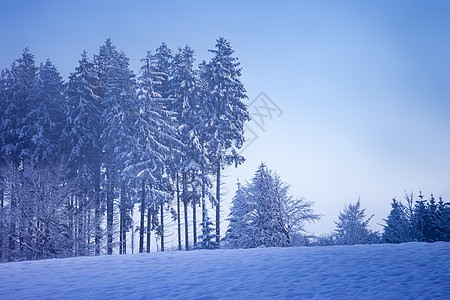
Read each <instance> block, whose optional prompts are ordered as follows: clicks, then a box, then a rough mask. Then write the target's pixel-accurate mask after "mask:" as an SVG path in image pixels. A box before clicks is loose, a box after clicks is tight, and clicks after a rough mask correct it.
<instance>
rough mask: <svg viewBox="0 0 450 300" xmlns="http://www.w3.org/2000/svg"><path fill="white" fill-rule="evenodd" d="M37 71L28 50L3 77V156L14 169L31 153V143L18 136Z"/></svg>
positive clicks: (28, 107) (26, 111)
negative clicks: (14, 166) (12, 164)
mask: <svg viewBox="0 0 450 300" xmlns="http://www.w3.org/2000/svg"><path fill="white" fill-rule="evenodd" d="M37 70H38V68H37V67H36V65H35V62H34V55H33V54H31V53H30V51H29V50H28V48H25V50H24V51H23V53H22V56H21V57H20V58H18V59H16V60H15V61H14V62H13V64H12V65H11V69H9V70H8V69H6V70H5V72H4V74H5V75H3V77H4V78H3V84H2V86H3V98H4V104H3V109H4V111H3V114H2V120H1V123H0V132H1V135H2V137H1V141H2V147H1V149H0V150H1V152H2V156H3V157H4V158H6V159H8V160H9V161H11V162H12V163H14V164H15V165H16V166H18V165H19V164H20V162H21V161H22V160H23V158H24V157H25V156H26V154H28V153H29V151H30V149H29V148H30V146H31V145H30V143H31V141H30V140H27V139H26V138H25V137H24V136H21V130H22V127H23V125H24V124H23V120H24V119H25V118H26V116H27V115H28V113H29V112H30V111H31V108H32V107H31V106H30V105H32V103H30V102H29V101H28V100H29V96H30V92H31V90H32V88H33V86H34V85H35V81H36V74H37Z"/></svg>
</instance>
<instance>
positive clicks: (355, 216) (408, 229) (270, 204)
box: [224, 163, 450, 248]
mask: <svg viewBox="0 0 450 300" xmlns="http://www.w3.org/2000/svg"><path fill="white" fill-rule="evenodd" d="M405 199H406V204H403V203H402V202H401V201H398V200H396V199H393V200H392V204H391V205H392V210H391V212H390V213H389V215H388V217H387V218H386V219H385V220H384V221H385V224H383V225H382V226H383V232H382V233H379V232H377V231H373V230H371V229H370V226H369V222H370V220H371V219H372V217H373V215H372V216H369V217H368V216H367V215H366V210H365V209H363V208H362V207H361V201H360V200H358V201H356V202H355V203H350V204H349V205H347V206H345V208H344V210H343V211H341V212H340V213H339V216H338V220H337V221H336V222H335V225H336V227H335V229H334V231H333V232H332V233H330V234H325V235H321V236H311V235H308V234H306V232H305V230H304V225H305V222H313V221H315V220H318V219H319V218H320V215H318V214H315V213H314V211H313V209H312V203H311V202H309V201H306V200H305V199H303V198H295V197H293V196H292V195H290V194H289V185H287V184H286V183H285V182H283V181H282V180H281V178H280V176H279V175H277V174H276V173H275V172H273V171H272V170H270V169H269V168H268V167H267V166H266V165H265V164H264V163H262V164H261V165H260V166H259V167H258V170H257V171H256V172H255V175H254V177H253V178H252V179H251V180H250V181H249V182H247V183H245V184H238V189H237V191H236V194H235V196H234V198H233V201H232V207H231V212H230V217H229V220H230V224H229V227H228V230H227V233H226V235H225V237H224V241H225V242H226V246H227V247H230V248H254V247H288V246H329V245H354V244H375V243H405V242H436V241H450V203H449V202H444V201H443V199H442V198H441V197H439V199H438V200H436V198H435V197H434V196H433V195H432V194H431V195H430V197H429V199H425V197H424V196H423V195H422V193H419V196H418V197H417V199H415V200H414V195H413V194H410V195H406V196H405Z"/></svg>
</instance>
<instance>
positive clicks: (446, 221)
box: [437, 197, 450, 242]
mask: <svg viewBox="0 0 450 300" xmlns="http://www.w3.org/2000/svg"><path fill="white" fill-rule="evenodd" d="M437 211H438V213H437V216H438V218H437V225H438V228H439V232H440V236H441V238H440V240H441V241H447V242H449V241H450V203H449V202H444V201H443V200H442V197H439V202H438V210H437Z"/></svg>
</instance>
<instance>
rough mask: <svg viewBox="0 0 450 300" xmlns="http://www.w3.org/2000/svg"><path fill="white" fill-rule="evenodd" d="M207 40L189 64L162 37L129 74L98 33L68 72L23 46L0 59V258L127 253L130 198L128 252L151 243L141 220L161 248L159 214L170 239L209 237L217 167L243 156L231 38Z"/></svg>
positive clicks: (216, 201) (201, 241)
mask: <svg viewBox="0 0 450 300" xmlns="http://www.w3.org/2000/svg"><path fill="white" fill-rule="evenodd" d="M209 51H210V52H211V53H212V55H213V57H212V59H211V60H210V61H208V62H205V61H203V62H201V63H200V64H199V65H198V67H195V66H194V64H195V54H194V51H193V50H192V49H191V48H190V47H189V46H185V47H184V48H179V49H178V51H177V52H176V53H174V52H172V50H170V49H169V48H168V47H167V45H166V44H165V43H162V44H161V46H160V47H158V48H157V49H156V51H155V52H154V53H151V52H150V51H147V54H146V56H145V57H144V58H143V59H142V60H141V65H142V67H141V69H140V71H139V73H138V74H135V73H134V72H133V71H132V70H130V68H129V59H128V57H127V56H126V55H125V53H124V52H123V51H119V50H118V49H117V48H116V46H115V45H114V44H113V43H112V41H111V40H110V39H107V40H106V42H105V43H104V44H103V45H101V46H100V48H99V52H98V54H95V55H94V56H93V57H92V58H91V57H89V56H88V54H87V53H86V51H84V52H83V53H82V54H81V59H80V60H79V65H78V66H77V67H76V68H75V71H74V72H73V73H71V74H70V76H69V80H68V82H64V80H63V79H62V77H61V76H60V74H59V72H58V70H57V68H56V67H55V66H54V65H53V63H52V62H51V61H50V60H47V61H46V62H45V63H41V64H40V65H39V66H37V65H36V63H35V60H34V56H33V55H32V54H31V53H30V51H29V50H28V49H25V51H24V52H23V54H22V56H21V57H20V58H18V59H16V60H15V61H14V62H13V63H12V65H11V67H10V68H6V69H4V70H2V72H1V76H0V120H1V121H0V130H1V133H0V143H1V144H0V146H1V148H0V169H1V176H0V178H1V180H0V251H1V252H0V258H1V260H2V261H16V260H25V259H42V258H51V257H67V256H81V255H100V254H112V253H113V252H116V251H117V252H118V253H120V254H126V251H127V245H128V244H129V241H127V233H128V232H129V231H130V230H134V228H131V227H132V216H131V214H132V213H133V208H134V207H135V206H136V205H137V206H138V207H139V212H140V215H139V226H138V234H139V252H150V247H151V245H150V240H151V234H152V232H153V233H154V234H156V236H157V237H158V240H159V243H160V250H161V251H164V248H165V243H166V242H165V239H164V237H165V224H164V220H165V218H167V216H170V217H172V218H173V219H174V220H175V221H176V223H177V246H178V249H179V250H181V249H185V250H189V248H190V247H192V246H194V247H196V248H215V247H218V245H219V244H220V237H221V233H220V223H221V218H220V204H221V199H220V195H221V184H220V183H221V170H222V169H223V168H224V167H225V166H228V165H232V164H234V165H236V166H237V165H239V164H240V163H242V162H243V160H244V159H243V157H242V156H240V155H239V154H238V152H237V151H238V149H239V148H241V147H242V144H243V142H244V138H243V129H244V122H246V121H248V120H249V114H248V111H247V107H246V105H245V104H244V102H243V101H244V100H245V99H247V96H246V91H245V88H244V86H243V84H242V83H241V82H240V79H239V78H240V76H241V68H240V63H239V62H238V60H237V58H236V57H234V56H233V52H234V51H233V49H232V47H231V45H230V43H229V42H228V41H227V40H226V39H224V38H219V39H217V43H216V45H215V49H214V50H209ZM214 182H215V184H214ZM213 187H215V191H213ZM208 204H212V206H213V208H214V209H215V212H216V216H215V220H214V221H215V222H212V221H211V219H210V218H209V214H208ZM197 209H199V210H201V216H202V217H201V220H197V214H198V213H197ZM181 210H183V213H184V218H182V216H181ZM183 219H184V237H183V232H182V231H183V230H182V229H183V228H182V224H181V222H182V220H183ZM189 219H192V228H191V229H189V225H190V224H189ZM199 229H201V234H200V235H197V232H198V231H199ZM190 233H192V236H190V235H189V234H190ZM183 242H184V245H183Z"/></svg>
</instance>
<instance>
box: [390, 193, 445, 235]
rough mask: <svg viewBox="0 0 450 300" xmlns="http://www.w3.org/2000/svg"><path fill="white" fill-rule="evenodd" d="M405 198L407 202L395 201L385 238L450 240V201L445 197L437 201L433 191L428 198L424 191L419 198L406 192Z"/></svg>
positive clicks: (393, 201)
mask: <svg viewBox="0 0 450 300" xmlns="http://www.w3.org/2000/svg"><path fill="white" fill-rule="evenodd" d="M405 199H406V205H405V204H403V203H402V202H401V201H397V200H395V199H393V200H392V204H391V205H392V210H391V212H390V214H389V216H388V217H387V219H386V220H385V221H386V225H384V232H383V236H382V240H383V241H385V242H387V243H403V242H410V241H418V242H436V241H447V242H449V241H450V203H448V202H444V201H443V199H442V198H441V197H439V201H437V202H436V199H435V197H434V196H433V194H431V195H430V198H429V199H425V198H424V196H423V195H422V193H419V196H418V199H417V200H416V201H414V200H413V199H414V197H413V195H412V194H411V195H406V197H405Z"/></svg>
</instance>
